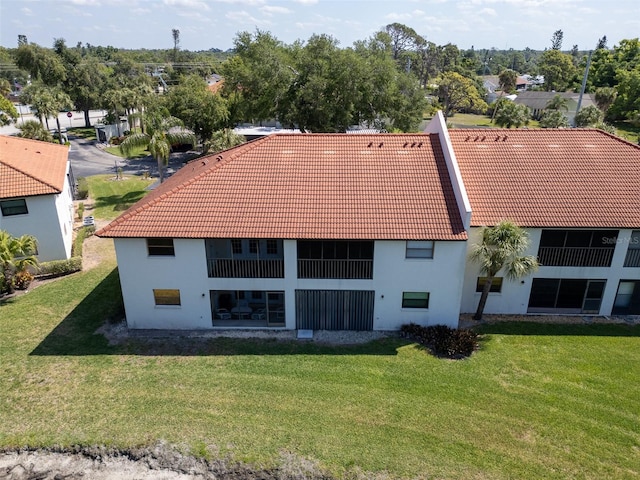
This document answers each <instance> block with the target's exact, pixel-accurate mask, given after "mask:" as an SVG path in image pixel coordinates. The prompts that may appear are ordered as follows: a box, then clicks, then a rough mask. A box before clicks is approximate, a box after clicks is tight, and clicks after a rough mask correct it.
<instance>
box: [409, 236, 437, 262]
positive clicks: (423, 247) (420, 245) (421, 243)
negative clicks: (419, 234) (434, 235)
mask: <svg viewBox="0 0 640 480" xmlns="http://www.w3.org/2000/svg"><path fill="white" fill-rule="evenodd" d="M406 258H433V241H432V240H408V241H407V254H406Z"/></svg>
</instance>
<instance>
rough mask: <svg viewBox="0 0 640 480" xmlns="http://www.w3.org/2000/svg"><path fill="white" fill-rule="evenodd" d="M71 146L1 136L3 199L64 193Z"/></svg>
mask: <svg viewBox="0 0 640 480" xmlns="http://www.w3.org/2000/svg"><path fill="white" fill-rule="evenodd" d="M68 155H69V149H68V148H67V147H66V146H64V145H58V144H55V143H48V142H40V141H38V140H29V139H26V138H19V137H7V136H2V137H0V198H15V197H28V196H32V195H47V194H56V193H60V192H62V190H63V188H64V182H65V177H66V173H67V161H68Z"/></svg>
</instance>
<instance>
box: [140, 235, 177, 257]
mask: <svg viewBox="0 0 640 480" xmlns="http://www.w3.org/2000/svg"><path fill="white" fill-rule="evenodd" d="M147 252H148V253H149V255H150V256H154V257H155V256H160V257H161V256H170V257H171V256H174V255H175V250H174V248H173V238H147Z"/></svg>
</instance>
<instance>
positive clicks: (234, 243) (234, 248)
mask: <svg viewBox="0 0 640 480" xmlns="http://www.w3.org/2000/svg"><path fill="white" fill-rule="evenodd" d="M231 252H232V253H235V254H236V255H239V254H241V253H242V240H240V239H239V238H234V239H233V240H231Z"/></svg>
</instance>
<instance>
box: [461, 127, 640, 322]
mask: <svg viewBox="0 0 640 480" xmlns="http://www.w3.org/2000/svg"><path fill="white" fill-rule="evenodd" d="M449 134H450V136H451V141H452V145H453V150H454V151H455V157H456V161H457V163H458V165H459V168H460V172H461V174H462V178H463V179H464V184H465V187H466V191H467V194H468V196H469V200H470V202H471V211H472V215H471V228H470V231H469V245H471V244H473V243H477V242H478V241H479V239H480V235H479V230H480V227H481V226H483V225H495V224H496V223H498V222H499V221H501V220H503V219H507V220H512V221H513V222H515V223H516V224H518V225H520V226H521V227H524V228H526V230H527V231H528V233H529V238H530V248H529V251H528V252H527V253H528V254H531V255H535V256H537V257H538V259H539V262H540V264H541V265H542V266H541V267H540V269H539V270H538V271H537V272H536V273H534V274H533V275H531V276H529V277H527V278H525V279H522V280H521V281H516V282H510V281H507V280H503V279H502V278H499V279H498V280H496V281H495V282H494V286H493V287H492V288H493V292H494V293H491V294H490V295H489V299H488V301H487V305H486V308H485V312H486V313H508V314H526V313H554V314H600V315H610V314H621V315H622V314H634V315H640V147H638V146H637V145H633V144H631V143H629V142H626V141H625V140H622V139H620V138H618V137H615V136H613V135H609V134H607V133H605V132H602V131H600V130H595V129H540V130H509V129H500V130H493V129H492V130H486V129H483V130H480V129H478V130H451V131H450V132H449ZM478 272H479V267H478V266H477V265H475V264H472V263H469V264H468V265H467V268H466V275H465V283H464V293H463V298H462V308H461V310H462V312H469V313H470V312H474V311H475V309H476V307H477V305H478V300H479V298H480V291H481V287H482V285H483V279H482V278H481V277H480V275H479V273H478Z"/></svg>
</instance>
